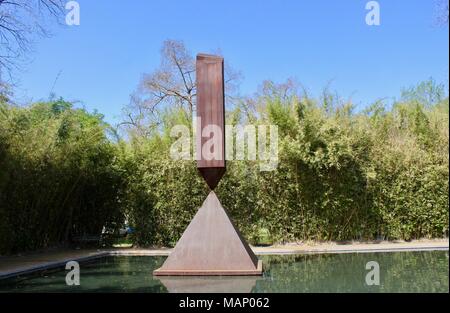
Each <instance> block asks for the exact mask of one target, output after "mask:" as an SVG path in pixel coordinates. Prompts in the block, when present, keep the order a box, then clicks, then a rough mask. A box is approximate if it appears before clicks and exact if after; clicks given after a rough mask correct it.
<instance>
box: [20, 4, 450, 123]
mask: <svg viewBox="0 0 450 313" xmlns="http://www.w3.org/2000/svg"><path fill="white" fill-rule="evenodd" d="M366 2H367V1H365V0H340V1H338V0H336V1H334V0H333V1H331V0H314V1H313V0H303V1H299V0H292V1H279V0H277V1H275V0H245V1H242V0H241V1H234V0H214V1H212V0H189V1H186V0H184V1H181V0H177V1H175V0H161V1H160V0H158V1H155V0H152V1H148V0H127V1H118V0H79V3H80V6H81V25H80V26H74V27H68V26H64V27H61V26H54V27H53V28H52V31H53V36H52V37H50V38H40V39H37V42H36V44H35V52H34V53H33V54H32V56H31V60H30V62H29V63H28V64H27V65H26V66H24V69H25V70H24V71H23V72H22V73H20V75H19V77H18V78H19V80H20V88H19V91H18V96H19V97H21V98H22V99H31V98H32V99H33V100H39V99H47V98H48V96H49V92H50V90H51V88H52V85H53V83H54V81H55V78H56V76H57V74H58V72H60V71H61V76H60V77H59V79H58V81H57V82H56V85H55V87H54V92H55V93H56V94H57V95H58V96H62V97H64V98H66V99H67V100H79V101H81V103H83V104H84V105H85V107H86V108H87V109H88V110H91V111H92V110H94V109H97V110H98V111H99V112H101V113H103V114H105V116H106V120H107V121H109V122H112V123H116V122H118V121H119V119H120V118H119V117H120V113H121V108H122V107H123V106H124V105H126V104H127V103H128V102H129V95H130V93H131V92H132V91H133V90H134V89H135V88H136V86H137V84H138V82H139V80H140V77H141V75H142V73H144V72H150V71H152V70H153V69H155V68H156V67H157V66H158V64H159V61H160V59H159V51H160V47H161V44H162V42H163V41H164V40H165V39H169V38H170V39H179V40H183V41H184V42H185V44H186V45H187V47H188V48H189V50H190V51H191V52H192V53H193V54H196V53H199V52H211V51H215V50H217V49H220V50H221V52H222V53H223V55H224V56H225V59H226V62H229V63H230V64H231V65H232V66H233V67H234V68H236V69H238V70H241V71H242V73H243V75H244V80H243V83H242V85H241V93H242V94H243V95H245V94H252V93H253V92H255V91H256V90H257V87H258V85H260V84H261V82H262V81H263V80H265V79H272V80H275V81H277V82H281V81H284V80H285V79H287V78H289V77H294V78H296V79H297V80H298V81H300V82H301V83H302V84H304V85H305V86H306V87H308V88H309V89H310V91H311V92H312V93H313V94H316V95H317V94H318V93H319V92H320V90H321V88H323V87H324V86H325V85H326V84H327V82H328V81H330V80H333V83H332V86H331V87H332V89H333V90H336V91H338V92H339V94H340V95H341V96H343V97H350V96H352V98H353V100H354V102H355V103H356V104H358V105H359V106H360V107H363V106H365V105H367V104H369V103H370V102H372V101H375V100H376V99H378V98H382V97H390V98H392V97H398V96H399V94H400V90H401V88H402V87H407V86H410V85H412V84H416V83H417V82H419V81H422V80H425V79H427V78H429V77H433V78H435V79H436V80H437V81H438V82H443V83H445V84H446V86H448V55H449V49H448V45H449V42H448V26H446V27H441V28H439V27H437V26H435V24H434V0H395V1H392V0H380V1H379V3H380V6H381V25H380V26H373V27H369V26H367V25H366V23H365V15H366V13H367V11H366V10H365V4H366Z"/></svg>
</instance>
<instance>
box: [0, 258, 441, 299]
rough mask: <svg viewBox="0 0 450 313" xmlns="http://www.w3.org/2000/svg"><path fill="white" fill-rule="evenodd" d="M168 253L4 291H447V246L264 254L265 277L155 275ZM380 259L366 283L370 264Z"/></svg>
mask: <svg viewBox="0 0 450 313" xmlns="http://www.w3.org/2000/svg"><path fill="white" fill-rule="evenodd" d="M164 259H165V258H164V257H107V258H104V259H101V260H99V261H96V262H95V263H90V264H82V265H81V285H80V286H67V285H66V283H65V274H66V271H64V269H62V270H60V271H56V272H45V273H40V274H39V275H37V276H26V277H19V278H15V279H10V280H7V281H0V292H146V293H163V292H194V293H197V292H199V293H201V292H225V293H231V292H243V293H245V292H258V293H264V292H448V291H449V287H448V283H449V281H448V279H449V267H448V266H449V260H448V251H432V252H401V253H362V254H328V255H292V256H264V257H262V259H263V262H264V275H263V276H262V277H154V276H153V275H152V272H153V270H154V269H156V268H159V267H160V266H161V265H162V263H163V262H164ZM369 261H376V262H378V263H379V264H380V278H381V284H380V285H379V286H367V285H366V283H365V276H366V274H367V273H368V271H367V270H366V269H365V265H366V263H367V262H369Z"/></svg>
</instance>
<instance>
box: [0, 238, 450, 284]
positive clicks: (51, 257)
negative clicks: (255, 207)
mask: <svg viewBox="0 0 450 313" xmlns="http://www.w3.org/2000/svg"><path fill="white" fill-rule="evenodd" d="M252 249H253V251H254V252H255V253H256V254H258V255H283V254H314V253H369V252H398V251H432V250H448V249H449V240H448V239H436V240H417V241H412V242H404V241H395V242H386V241H381V242H345V243H343V242H326V243H315V242H311V243H301V244H286V245H274V246H270V247H252ZM170 251H171V249H133V248H130V249H102V250H68V249H61V250H53V251H46V252H39V253H32V254H24V255H17V256H3V257H1V256H0V279H4V278H8V277H12V276H16V275H18V274H29V273H32V272H35V271H39V270H43V269H46V268H53V267H59V266H64V265H65V264H66V263H67V262H69V261H73V260H76V261H80V262H82V261H87V260H91V259H95V258H98V257H102V256H108V255H130V256H166V255H169V253H170Z"/></svg>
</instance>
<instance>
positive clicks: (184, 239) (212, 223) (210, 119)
mask: <svg viewBox="0 0 450 313" xmlns="http://www.w3.org/2000/svg"><path fill="white" fill-rule="evenodd" d="M223 68H224V66H223V58H221V57H217V56H211V55H205V54H199V55H198V56H197V125H200V126H201V128H200V129H197V153H199V152H200V155H198V156H197V160H198V161H197V167H198V169H199V171H200V173H201V174H202V176H203V178H204V179H205V181H206V182H207V184H208V186H209V187H210V188H211V192H210V194H209V195H208V197H207V198H206V200H205V202H204V203H203V205H202V207H201V208H200V209H199V210H198V212H197V214H196V215H195V217H194V218H193V220H192V221H191V223H190V224H189V226H188V227H187V229H186V230H185V232H184V234H183V235H182V236H181V239H180V240H179V241H178V243H177V245H176V246H175V248H174V249H173V251H172V253H171V254H170V255H169V257H168V258H167V260H166V261H165V262H164V264H163V266H162V267H161V268H159V269H157V270H156V271H154V272H153V274H154V275H159V276H254V275H261V274H262V262H261V261H259V260H258V258H257V257H256V256H255V254H254V253H253V251H252V250H251V249H250V247H249V246H248V244H247V243H246V242H245V239H244V238H242V236H241V234H240V233H239V231H238V230H237V229H236V227H235V226H234V225H233V223H232V222H231V220H230V218H229V216H228V214H227V212H226V210H225V209H224V208H223V207H222V205H221V204H220V201H219V199H218V198H217V196H216V194H215V193H214V191H213V190H214V188H216V186H217V184H218V183H219V181H220V179H221V178H222V176H223V174H224V173H225V169H226V167H225V107H224V73H223ZM199 120H200V123H199ZM210 126H212V127H210ZM205 127H206V128H208V127H210V129H209V130H207V131H206V132H204V131H203V130H204V129H205ZM210 131H211V132H212V133H213V134H212V135H211V132H210ZM202 135H203V136H202ZM211 136H212V138H211ZM211 143H212V144H211ZM205 146H206V153H205V155H204V154H203V153H202V150H204V149H203V148H204V147H205ZM211 156H213V157H211Z"/></svg>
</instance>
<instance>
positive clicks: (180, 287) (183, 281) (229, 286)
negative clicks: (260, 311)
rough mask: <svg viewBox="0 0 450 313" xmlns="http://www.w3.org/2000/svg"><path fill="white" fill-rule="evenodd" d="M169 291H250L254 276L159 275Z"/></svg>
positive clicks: (252, 286)
mask: <svg viewBox="0 0 450 313" xmlns="http://www.w3.org/2000/svg"><path fill="white" fill-rule="evenodd" d="M159 280H160V281H161V283H162V284H163V285H164V286H165V287H166V288H167V291H168V292H170V293H207V292H212V293H250V292H252V290H253V288H254V287H255V284H256V280H257V278H256V277H251V276H248V277H160V278H159Z"/></svg>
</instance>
